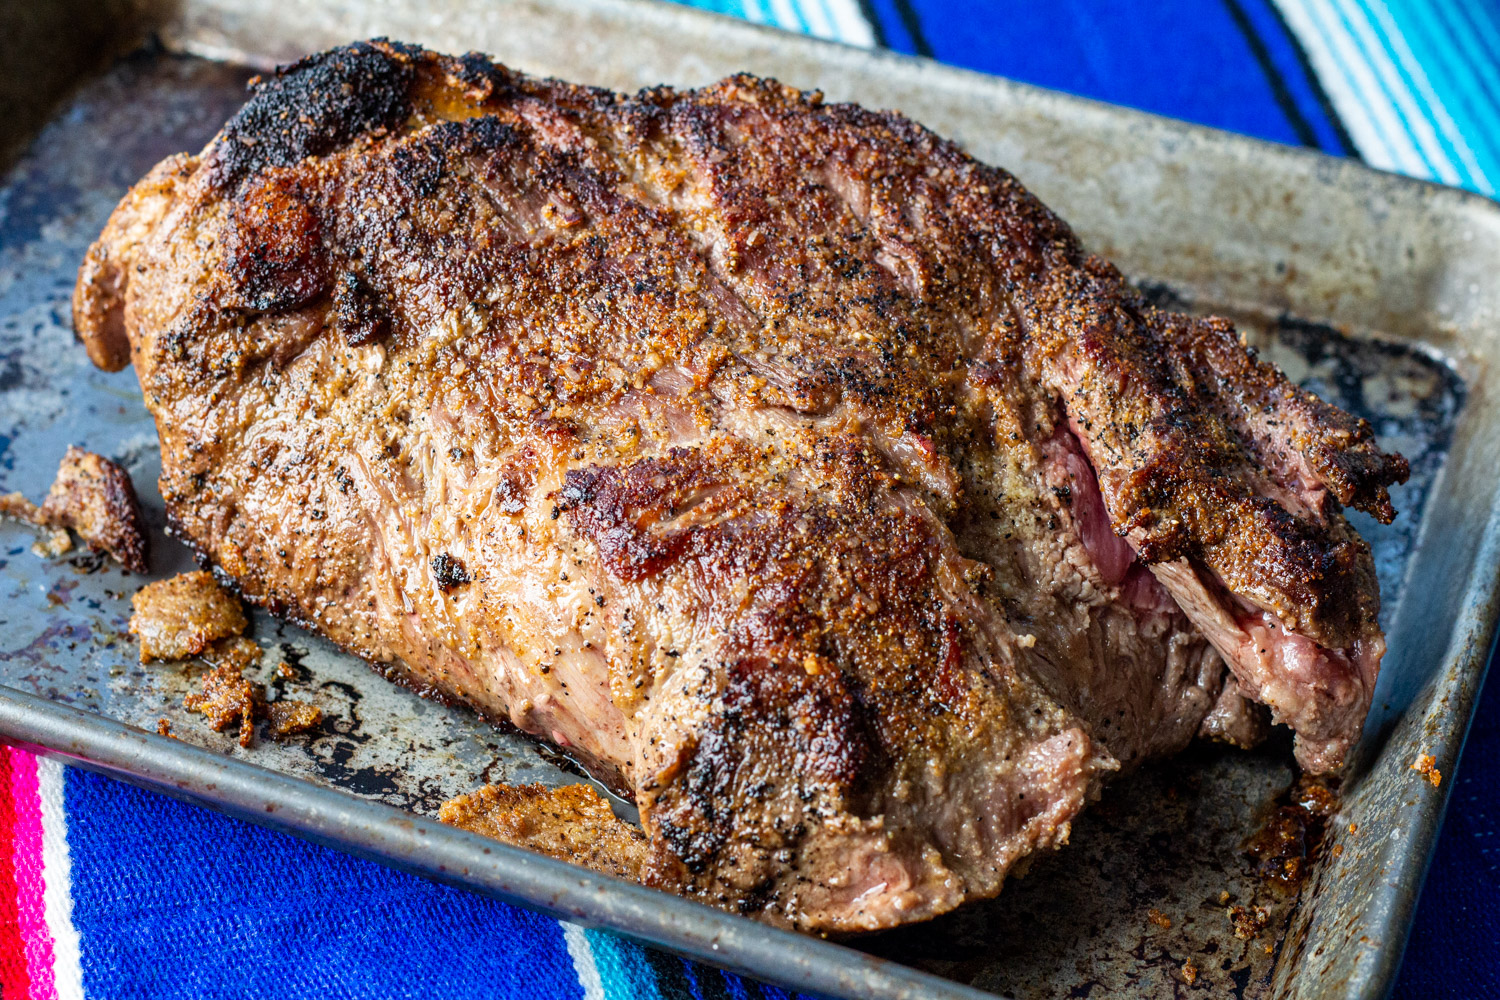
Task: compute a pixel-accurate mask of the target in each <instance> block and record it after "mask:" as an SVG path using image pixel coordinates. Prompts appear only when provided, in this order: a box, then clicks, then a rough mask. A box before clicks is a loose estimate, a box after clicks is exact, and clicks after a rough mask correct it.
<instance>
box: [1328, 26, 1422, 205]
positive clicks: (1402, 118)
mask: <svg viewBox="0 0 1500 1000" xmlns="http://www.w3.org/2000/svg"><path fill="white" fill-rule="evenodd" d="M1328 7H1329V9H1330V10H1332V11H1333V12H1334V13H1335V14H1336V15H1337V16H1338V19H1339V22H1340V23H1341V24H1342V25H1343V26H1344V32H1345V33H1346V34H1347V35H1348V36H1349V40H1350V41H1351V42H1353V43H1354V47H1355V48H1357V49H1358V50H1359V54H1360V55H1361V56H1363V57H1364V60H1365V63H1366V65H1368V66H1369V67H1370V74H1371V75H1372V76H1374V77H1375V82H1376V84H1377V85H1379V87H1380V90H1381V92H1382V93H1384V94H1385V99H1386V100H1387V101H1388V102H1390V106H1391V111H1392V112H1394V113H1395V115H1396V120H1397V121H1399V122H1400V123H1401V127H1402V128H1403V129H1405V130H1406V136H1407V138H1409V139H1410V140H1411V145H1412V148H1413V149H1414V150H1416V152H1417V156H1418V158H1420V159H1421V161H1422V163H1423V165H1424V166H1426V168H1427V171H1428V174H1429V176H1431V177H1437V176H1438V169H1437V164H1435V163H1433V162H1432V158H1431V157H1429V156H1428V155H1427V150H1425V149H1423V148H1422V142H1421V140H1420V139H1418V138H1417V134H1416V133H1415V132H1413V131H1412V127H1411V122H1410V121H1408V120H1407V117H1406V112H1405V111H1402V110H1401V105H1400V104H1398V103H1397V102H1396V94H1395V92H1394V91H1392V90H1391V88H1390V85H1389V84H1388V83H1386V82H1385V76H1384V75H1383V74H1382V73H1380V72H1379V71H1378V70H1377V69H1376V67H1375V61H1374V60H1373V59H1372V58H1371V57H1370V50H1369V49H1368V48H1366V47H1365V43H1364V40H1363V39H1361V38H1360V37H1359V32H1357V31H1355V30H1354V25H1353V24H1352V23H1351V22H1350V20H1349V19H1348V18H1347V17H1346V16H1344V10H1343V7H1342V6H1340V5H1339V3H1338V0H1332V2H1330V3H1329V4H1328Z"/></svg>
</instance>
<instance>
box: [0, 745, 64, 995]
mask: <svg viewBox="0 0 1500 1000" xmlns="http://www.w3.org/2000/svg"><path fill="white" fill-rule="evenodd" d="M5 750H6V752H7V753H8V754H10V793H11V802H12V807H13V809H14V817H15V826H14V839H13V841H12V844H11V850H12V854H11V863H12V865H13V866H14V870H15V876H16V915H17V917H18V921H19V923H20V929H21V939H22V941H23V942H25V947H26V969H27V972H28V973H30V979H31V990H30V997H31V1000H57V986H56V980H55V978H54V976H53V963H54V958H53V954H52V932H51V931H50V930H49V929H48V928H47V911H46V907H45V904H44V903H43V898H42V894H43V890H44V889H45V887H46V881H45V876H44V873H43V870H42V799H41V795H40V794H39V793H38V790H37V778H36V758H35V757H33V756H32V755H31V754H29V753H26V752H25V751H24V750H16V749H14V748H12V747H6V748H5Z"/></svg>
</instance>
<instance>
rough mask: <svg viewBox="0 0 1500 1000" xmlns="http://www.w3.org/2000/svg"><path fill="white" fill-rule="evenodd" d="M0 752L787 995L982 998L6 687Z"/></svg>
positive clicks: (0, 701) (0, 705)
mask: <svg viewBox="0 0 1500 1000" xmlns="http://www.w3.org/2000/svg"><path fill="white" fill-rule="evenodd" d="M0 739H3V740H4V741H5V742H6V743H9V744H11V745H13V746H17V747H20V748H22V749H26V750H31V751H33V752H37V753H41V754H45V755H48V756H51V757H55V758H57V759H60V760H62V761H63V762H65V763H68V764H74V765H77V766H79V767H82V768H85V769H87V770H90V771H95V772H97V773H100V774H105V775H108V776H110V777H112V778H118V779H121V780H124V781H128V782H130V783H132V784H135V785H140V786H142V787H145V788H149V789H152V790H154V791H158V792H163V793H165V794H167V795H171V796H173V797H175V798H179V799H184V800H186V801H189V802H193V803H196V804H198V805H203V806H207V807H208V808H210V809H214V810H216V811H218V812H222V813H225V814H227V815H230V816H233V817H235V818H237V819H242V820H246V821H248V822H251V823H256V824H258V825H260V826H265V827H269V828H271V829H274V830H279V831H281V832H284V833H290V834H293V835H295V836H298V837H301V838H303V839H306V840H310V841H312V842H314V843H318V844H322V845H324V846H329V847H334V848H337V849H339V850H343V851H348V852H350V853H353V854H356V855H358V856H360V857H364V858H368V859H370V860H372V861H376V862H378V863H380V864H383V865H387V866H389V867H392V868H397V869H400V870H402V871H406V872H410V873H413V874H416V875H421V876H423V877H425V878H430V879H432V880H434V881H437V882H442V883H445V884H448V885H452V886H456V887H459V888H462V889H467V890H470V891H473V892H478V893H481V894H483V895H486V896H493V897H495V898H498V899H502V900H505V901H506V902H510V903H516V904H519V905H522V906H526V907H528V908H531V909H535V910H540V911H541V912H543V913H546V914H548V915H550V916H554V917H557V918H559V919H562V920H569V921H573V922H577V923H582V924H586V925H588V926H591V927H598V928H602V929H606V930H610V931H614V932H616V933H620V934H624V935H626V936H628V937H632V938H635V939H637V940H639V941H641V943H643V944H649V945H655V946H659V947H666V948H669V949H671V950H672V951H675V952H676V953H678V954H680V955H682V956H684V957H687V958H692V959H696V960H698V961H701V962H707V963H709V964H711V965H716V966H720V967H722V968H726V969H730V970H731V971H735V972H740V973H744V974H746V975H750V976H754V977H756V978H760V979H771V980H773V981H775V982H777V983H779V984H781V985H783V986H787V987H790V988H792V989H796V990H802V991H808V992H812V993H818V994H824V995H829V996H840V997H881V998H890V1000H918V998H925V997H932V998H938V1000H979V998H985V1000H991V998H992V997H993V994H990V993H984V992H981V991H979V990H976V989H973V988H971V987H968V986H964V985H962V984H959V983H955V982H952V981H950V980H946V979H941V978H939V977H937V976H933V975H929V974H927V973H924V972H919V971H917V970H915V969H911V968H908V967H906V966H903V965H900V964H898V963H895V962H892V961H889V960H886V959H882V958H876V957H874V956H872V955H867V954H865V953H863V952H860V951H856V950H854V949H852V948H847V947H844V946H842V945H838V944H834V943H832V942H829V941H824V940H821V939H819V938H815V937H809V936H807V935H803V934H798V933H795V932H792V931H786V930H780V929H778V928H774V927H767V926H765V925H763V924H757V923H755V922H754V921H751V920H749V919H748V918H745V917H739V916H735V915H733V914H730V913H724V912H721V911H719V910H715V909H713V908H711V907H708V906H704V905H702V904H700V903H694V902H691V901H689V900H686V899H681V898H678V897H676V896H672V895H669V894H667V893H663V892H658V891H656V890H654V889H647V888H645V887H643V886H639V885H635V884H632V883H630V882H626V881H623V880H621V879H617V878H614V877H612V876H608V875H601V874H598V873H596V872H592V871H589V870H587V869H584V868H579V867H577V866H576V865H571V864H568V863H566V862H563V861H558V860H555V859H553V858H548V857H544V856H542V855H539V854H534V853H532V852H530V851H526V850H523V849H521V848H518V847H512V846H510V845H508V844H502V843H500V842H498V841H494V840H490V839H488V838H485V837H481V836H479V835H477V834H473V833H469V832H467V831H464V830H460V829H457V828H455V827H451V826H445V825H444V824H442V823H438V822H435V821H434V820H431V819H426V818H424V817H421V816H415V815H412V814H410V813H406V812H403V811H401V810H399V809H396V808H395V807H393V806H388V805H384V804H383V803H379V802H371V801H368V800H366V799H361V798H358V797H356V796H354V795H351V794H349V793H347V792H342V791H339V790H337V789H334V788H328V787H323V786H320V785H316V784H313V783H312V782H309V781H304V780H302V779H299V778H292V777H288V776H286V775H283V774H279V773H277V772H275V771H271V770H268V769H266V768H263V767H258V766H256V765H254V764H250V763H247V762H245V761H241V760H236V759H234V758H231V757H225V756H222V755H220V754H218V753H215V752H213V751H211V750H205V749H202V748H200V747H196V746H193V745H192V744H189V743H184V742H181V741H178V740H175V739H172V738H170V737H165V736H159V735H156V734H154V733H148V732H146V731H144V730H141V729H137V728H135V727H134V726H127V725H125V724H123V723H120V722H117V721H115V720H113V719H109V718H106V717H104V716H101V715H96V714H94V713H91V712H84V711H81V710H79V709H76V708H72V707H71V706H67V705H59V704H57V703H55V702H51V701H48V700H46V699H44V698H38V697H35V696H33V695H29V694H26V693H25V692H23V691H18V690H16V689H15V688H11V687H5V686H0Z"/></svg>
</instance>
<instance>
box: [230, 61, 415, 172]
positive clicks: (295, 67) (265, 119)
mask: <svg viewBox="0 0 1500 1000" xmlns="http://www.w3.org/2000/svg"><path fill="white" fill-rule="evenodd" d="M393 51H396V52H397V54H396V55H394V56H393V55H392V54H390V53H388V52H387V51H384V50H383V48H378V47H377V46H376V45H374V44H371V43H369V42H356V43H355V44H353V45H346V46H344V47H343V48H339V49H333V50H331V51H329V52H322V53H319V54H317V55H313V56H308V57H307V58H306V59H303V60H301V61H300V62H296V63H293V64H292V65H290V66H284V67H282V68H280V69H278V70H276V72H275V73H274V74H273V75H272V76H271V78H270V79H268V80H264V81H258V82H252V88H253V92H254V96H253V97H251V98H250V100H249V102H247V103H246V104H245V106H244V107H243V108H241V109H240V112H239V114H237V115H235V116H234V117H233V118H231V119H230V120H229V123H228V124H227V125H225V126H224V131H223V133H222V134H221V135H220V138H219V143H218V148H217V150H216V156H217V163H216V170H217V175H218V179H219V181H220V183H222V184H224V185H225V186H227V187H238V186H239V185H240V184H241V182H243V181H244V179H245V178H246V177H248V176H250V175H252V174H254V173H256V172H258V171H260V170H263V169H265V168H266V167H285V166H290V165H292V164H294V163H296V162H298V161H299V160H302V159H303V158H305V157H308V156H321V155H323V154H325V153H328V152H330V151H332V150H334V149H337V148H338V147H339V146H341V145H343V144H344V143H347V142H348V141H349V140H350V139H353V138H354V137H356V136H358V135H360V134H362V133H364V132H368V131H370V130H372V129H376V128H389V127H391V126H393V125H395V124H397V123H398V122H400V121H402V120H403V119H405V118H406V116H407V115H408V114H409V113H410V110H411V98H410V96H409V93H408V89H409V87H410V84H411V79H412V69H411V66H410V65H409V63H408V61H407V60H406V59H403V58H401V56H400V54H399V50H393Z"/></svg>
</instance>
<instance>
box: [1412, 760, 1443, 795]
mask: <svg viewBox="0 0 1500 1000" xmlns="http://www.w3.org/2000/svg"><path fill="white" fill-rule="evenodd" d="M1411 769H1412V770H1413V771H1416V772H1418V773H1419V774H1421V775H1422V777H1424V778H1426V779H1427V780H1428V781H1430V782H1432V787H1433V788H1437V787H1438V786H1439V785H1441V784H1442V783H1443V772H1442V771H1439V770H1438V769H1437V758H1436V757H1434V756H1433V755H1432V754H1430V753H1424V754H1422V755H1421V756H1419V757H1418V758H1417V762H1416V763H1415V764H1413V765H1412V766H1411Z"/></svg>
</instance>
